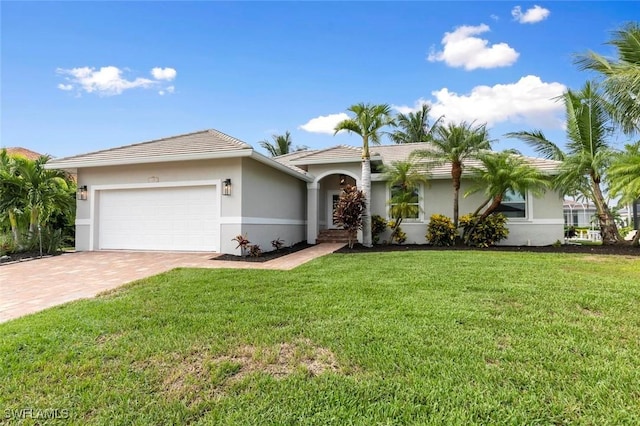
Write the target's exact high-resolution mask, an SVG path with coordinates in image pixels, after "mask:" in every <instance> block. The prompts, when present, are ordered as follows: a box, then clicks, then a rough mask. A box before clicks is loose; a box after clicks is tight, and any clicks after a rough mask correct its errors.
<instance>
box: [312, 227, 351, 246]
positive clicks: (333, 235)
mask: <svg viewBox="0 0 640 426" xmlns="http://www.w3.org/2000/svg"><path fill="white" fill-rule="evenodd" d="M348 242H349V232H347V231H345V230H344V229H323V230H321V231H320V233H319V234H318V238H316V243H318V244H320V243H348Z"/></svg>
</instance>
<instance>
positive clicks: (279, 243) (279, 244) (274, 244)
mask: <svg viewBox="0 0 640 426" xmlns="http://www.w3.org/2000/svg"><path fill="white" fill-rule="evenodd" d="M271 247H273V248H274V249H276V251H277V250H280V249H281V248H282V247H284V241H283V240H281V239H280V238H276V239H275V240H273V241H271Z"/></svg>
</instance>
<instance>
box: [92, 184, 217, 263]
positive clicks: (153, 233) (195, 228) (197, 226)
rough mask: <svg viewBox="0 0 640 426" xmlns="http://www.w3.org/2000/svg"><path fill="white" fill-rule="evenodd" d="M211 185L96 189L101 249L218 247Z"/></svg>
mask: <svg viewBox="0 0 640 426" xmlns="http://www.w3.org/2000/svg"><path fill="white" fill-rule="evenodd" d="M217 204H218V197H217V192H216V187H215V186H192V187H173V188H152V189H148V188H144V189H117V190H105V191H100V208H99V214H98V223H99V247H100V249H103V250H108V249H116V250H185V251H217V250H218V247H219V245H218V240H219V235H218V229H219V225H218V222H219V221H218V208H217Z"/></svg>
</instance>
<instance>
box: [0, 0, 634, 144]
mask: <svg viewBox="0 0 640 426" xmlns="http://www.w3.org/2000/svg"><path fill="white" fill-rule="evenodd" d="M0 13H1V28H2V29H1V49H2V50H1V58H0V59H1V61H2V62H1V63H2V65H1V73H2V74H1V90H2V92H1V104H0V106H1V117H0V118H1V133H0V137H1V139H0V146H2V147H10V146H22V147H25V148H29V149H32V150H34V151H37V152H41V153H48V154H51V155H53V156H56V157H62V156H68V155H75V154H80V153H83V152H89V151H95V150H100V149H106V148H110V147H115V146H120V145H125V144H130V143H136V142H142V141H146V140H151V139H155V138H161V137H166V136H172V135H178V134H182V133H189V132H193V131H198V130H203V129H208V128H215V129H218V130H220V131H223V132H225V133H228V134H230V135H232V136H235V137H237V138H239V139H241V140H243V141H245V142H247V143H249V144H251V145H254V147H256V148H259V145H258V142H259V141H260V140H263V139H270V136H271V135H272V134H274V133H284V132H285V131H287V130H288V131H290V132H291V134H292V138H293V141H294V145H307V146H309V147H310V148H314V149H315V148H325V147H329V146H333V145H336V144H351V145H359V143H360V140H359V139H358V138H357V137H356V136H352V135H346V134H339V135H337V136H333V135H332V132H331V129H332V128H333V126H334V125H335V122H336V120H339V119H340V118H342V117H344V116H343V115H340V114H344V112H345V110H346V108H347V107H348V106H349V105H351V104H354V103H357V102H372V103H388V104H390V105H392V106H393V107H394V109H395V111H402V112H407V111H410V110H411V109H412V108H416V107H417V106H418V105H420V103H421V102H428V103H430V104H431V105H432V111H433V112H434V114H435V115H437V116H440V115H444V116H445V118H446V119H447V120H451V121H456V122H457V121H460V120H467V121H473V120H477V123H482V122H487V123H488V125H489V128H490V129H491V136H492V137H493V138H495V139H496V140H498V142H497V143H496V144H495V145H494V148H495V149H505V148H513V147H515V148H519V149H521V151H523V152H524V153H526V154H530V153H531V151H530V150H528V148H526V147H525V146H523V145H522V143H521V142H519V141H516V140H509V139H505V138H503V137H502V135H503V134H504V133H506V132H509V131H517V130H530V129H534V128H535V129H541V130H543V131H544V132H545V134H546V135H547V136H548V137H549V138H550V139H552V140H554V141H556V142H559V143H563V142H564V136H563V135H564V133H563V131H562V126H563V113H562V106H561V104H559V103H557V102H554V101H552V100H550V98H553V97H554V96H557V95H559V94H561V93H562V91H563V90H565V88H572V89H577V88H579V87H580V86H581V85H582V84H584V82H585V81H586V80H588V79H589V78H592V77H593V75H591V74H589V73H587V72H584V71H579V70H578V69H577V68H576V66H575V65H573V55H574V54H576V53H582V52H586V51H587V50H589V49H591V50H594V51H597V52H599V53H603V54H607V55H611V54H613V50H612V49H611V47H610V46H607V45H605V44H604V43H605V42H606V41H607V40H609V38H610V33H611V31H612V30H615V29H617V28H619V27H620V26H621V24H623V23H624V22H626V21H630V20H633V21H638V20H640V7H638V3H637V2H611V1H607V2H569V1H566V2H533V3H529V2H526V3H525V2H519V1H513V2H511V1H499V2H490V1H476V2H461V1H450V2H426V1H425V2H204V1H202V2H10V1H3V2H1V3H0ZM434 118H435V117H434ZM618 142H619V143H622V142H624V139H623V138H620V140H619V141H618ZM385 143H389V142H388V141H386V142H385Z"/></svg>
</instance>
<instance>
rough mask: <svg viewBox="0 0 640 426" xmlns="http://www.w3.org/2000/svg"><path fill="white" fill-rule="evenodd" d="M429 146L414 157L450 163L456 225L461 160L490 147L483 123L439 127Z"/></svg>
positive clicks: (414, 154)
mask: <svg viewBox="0 0 640 426" xmlns="http://www.w3.org/2000/svg"><path fill="white" fill-rule="evenodd" d="M431 145H432V147H431V148H427V149H423V150H417V151H414V152H413V154H412V155H413V156H415V157H420V158H426V159H428V160H430V162H431V163H432V164H434V165H437V164H445V163H451V178H452V180H453V225H454V226H455V227H456V229H457V228H458V216H459V207H458V206H459V202H460V182H461V180H462V172H463V168H464V161H465V160H468V159H472V158H477V157H478V155H479V154H480V153H481V152H482V151H484V150H488V149H491V140H490V139H489V132H488V131H487V128H486V125H484V124H483V125H480V126H474V125H473V124H472V123H467V122H462V123H460V124H454V123H449V124H448V125H446V126H438V127H437V129H436V132H435V136H434V138H433V140H432V141H431Z"/></svg>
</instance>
